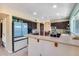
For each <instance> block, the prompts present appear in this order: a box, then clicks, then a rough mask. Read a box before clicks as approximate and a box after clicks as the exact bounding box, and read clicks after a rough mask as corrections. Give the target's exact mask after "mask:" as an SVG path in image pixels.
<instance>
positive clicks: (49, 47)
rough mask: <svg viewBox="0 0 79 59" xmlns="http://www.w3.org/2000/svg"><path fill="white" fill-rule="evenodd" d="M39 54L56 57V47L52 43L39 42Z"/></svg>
mask: <svg viewBox="0 0 79 59" xmlns="http://www.w3.org/2000/svg"><path fill="white" fill-rule="evenodd" d="M40 47H41V52H40V54H41V55H43V56H55V55H58V52H57V51H58V49H57V48H58V47H55V46H54V42H49V41H43V40H40Z"/></svg>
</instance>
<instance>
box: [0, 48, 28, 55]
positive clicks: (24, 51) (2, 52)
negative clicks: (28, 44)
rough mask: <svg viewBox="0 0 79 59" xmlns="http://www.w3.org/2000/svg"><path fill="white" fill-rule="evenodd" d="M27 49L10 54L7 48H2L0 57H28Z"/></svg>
mask: <svg viewBox="0 0 79 59" xmlns="http://www.w3.org/2000/svg"><path fill="white" fill-rule="evenodd" d="M27 55H28V52H27V48H24V49H22V50H20V51H18V52H16V53H8V52H7V51H6V50H5V48H3V47H0V56H27Z"/></svg>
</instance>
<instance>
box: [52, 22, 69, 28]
mask: <svg viewBox="0 0 79 59" xmlns="http://www.w3.org/2000/svg"><path fill="white" fill-rule="evenodd" d="M68 24H69V21H65V22H55V23H51V26H56V28H57V29H67V27H68Z"/></svg>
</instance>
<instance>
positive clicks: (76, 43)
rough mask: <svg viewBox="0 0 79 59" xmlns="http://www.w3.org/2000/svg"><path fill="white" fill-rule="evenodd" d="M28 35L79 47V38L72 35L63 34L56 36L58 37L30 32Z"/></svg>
mask: <svg viewBox="0 0 79 59" xmlns="http://www.w3.org/2000/svg"><path fill="white" fill-rule="evenodd" d="M28 37H31V38H35V39H39V40H45V41H50V42H57V43H61V44H65V45H70V46H76V47H79V40H74V39H73V38H72V37H71V36H70V35H61V36H60V37H59V38H56V37H50V36H41V35H31V34H29V35H28Z"/></svg>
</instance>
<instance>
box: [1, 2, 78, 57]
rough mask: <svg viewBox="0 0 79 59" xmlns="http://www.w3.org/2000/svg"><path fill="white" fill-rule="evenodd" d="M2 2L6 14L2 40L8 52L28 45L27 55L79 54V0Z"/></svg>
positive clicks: (3, 12) (15, 51)
mask: <svg viewBox="0 0 79 59" xmlns="http://www.w3.org/2000/svg"><path fill="white" fill-rule="evenodd" d="M1 5H2V6H3V8H1V9H0V10H1V11H0V15H2V14H4V15H5V16H6V17H2V19H3V27H4V28H5V30H4V31H3V34H2V35H3V36H4V37H3V39H2V40H3V43H4V46H5V48H6V50H7V51H8V52H9V53H17V52H18V51H20V50H22V49H24V48H26V50H27V52H28V53H27V55H28V56H72V55H75V56H77V55H79V52H78V50H79V41H78V39H79V37H78V35H79V26H78V24H79V20H78V19H79V18H78V17H79V16H78V15H79V4H77V3H64V4H62V3H56V4H55V3H54V4H53V3H50V4H49V3H47V4H42V3H41V4H39V3H38V4H5V3H4V4H1ZM1 5H0V6H1ZM25 5H26V6H25ZM19 6H21V7H24V6H25V7H26V8H25V7H24V8H25V9H22V8H20V7H19ZM38 6H39V7H38ZM40 6H42V7H40ZM48 9H49V10H48ZM58 9H59V10H58ZM62 10H63V11H62ZM64 10H65V12H64ZM26 11H27V12H26ZM22 12H23V13H22ZM28 13H29V14H28ZM29 15H31V16H29ZM5 26H6V27H5ZM4 39H5V40H4Z"/></svg>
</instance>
